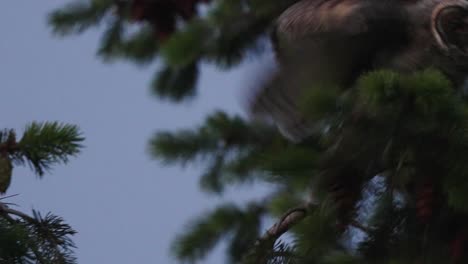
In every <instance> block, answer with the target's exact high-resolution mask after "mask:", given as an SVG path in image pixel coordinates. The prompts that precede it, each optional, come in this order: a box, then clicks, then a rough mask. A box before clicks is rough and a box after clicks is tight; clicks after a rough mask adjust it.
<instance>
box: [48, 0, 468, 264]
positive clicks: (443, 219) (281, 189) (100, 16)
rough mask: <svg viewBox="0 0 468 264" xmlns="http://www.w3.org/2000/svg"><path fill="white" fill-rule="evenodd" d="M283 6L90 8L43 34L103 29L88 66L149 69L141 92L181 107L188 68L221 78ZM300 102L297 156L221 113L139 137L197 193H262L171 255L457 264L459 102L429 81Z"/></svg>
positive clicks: (68, 14) (453, 92) (380, 80)
mask: <svg viewBox="0 0 468 264" xmlns="http://www.w3.org/2000/svg"><path fill="white" fill-rule="evenodd" d="M293 2H295V1H293V0H291V1H278V2H274V1H266V0H251V1H247V0H245V1H243V0H218V1H210V4H209V5H208V6H205V7H206V8H205V9H202V8H201V7H202V6H203V5H205V4H206V3H202V1H188V0H186V1H182V0H180V1H175V0H174V1H169V0H167V1H146V2H143V1H137V0H133V1H110V0H94V1H91V0H90V1H81V2H76V3H75V4H73V5H69V6H66V7H64V8H62V9H58V10H56V11H54V12H53V13H52V14H51V16H50V23H51V25H52V27H53V29H54V30H55V32H57V33H60V34H64V35H66V34H70V33H80V32H82V31H83V30H85V29H87V28H89V27H91V26H95V25H98V24H100V23H101V22H102V21H103V20H106V21H107V22H108V24H107V28H106V30H105V32H104V34H103V39H102V42H101V45H100V47H99V49H98V54H99V55H100V56H102V57H103V58H104V59H106V60H110V59H117V58H124V59H129V60H132V61H134V62H136V63H140V64H148V63H150V62H153V61H155V60H157V59H162V66H161V68H160V70H159V71H158V72H157V73H156V76H155V79H154V81H153V84H152V85H153V88H154V90H155V91H156V94H157V95H158V96H159V97H160V98H168V99H171V100H173V101H180V100H183V99H186V98H189V97H190V96H193V95H194V94H195V91H196V90H195V83H196V80H197V76H198V68H199V66H200V63H214V64H215V65H217V66H219V67H224V68H230V67H234V66H236V65H238V63H239V62H240V61H242V60H243V59H245V58H246V57H248V55H250V54H257V53H258V52H261V49H260V48H262V47H264V45H265V42H266V41H265V40H266V38H267V36H268V34H269V31H270V30H271V29H270V25H271V22H272V21H273V20H274V19H275V18H276V17H277V16H278V15H279V14H280V13H281V12H282V11H283V10H284V9H285V8H286V7H288V6H289V5H291V4H292V3H293ZM142 3H147V4H148V5H156V3H158V5H159V6H158V7H157V8H156V7H155V9H152V8H151V7H149V6H146V7H145V8H142V6H141V5H143V4H142ZM184 7H185V8H184ZM187 7H188V8H187ZM197 8H198V9H197ZM156 9H157V10H156ZM187 10H190V11H187ZM195 10H199V11H200V12H198V13H196V12H195ZM201 11H203V12H201ZM161 13H164V14H165V16H162V15H160V14H161ZM134 24H137V25H138V27H137V30H136V31H135V30H134V28H133V30H132V28H131V27H132V26H134ZM343 88H347V89H343ZM308 90H309V92H308V93H307V94H306V96H304V98H303V104H302V106H303V109H302V110H303V112H304V115H305V116H306V117H307V118H308V120H313V121H314V123H315V124H318V126H317V129H315V130H314V131H312V133H311V135H310V137H309V138H307V140H305V141H303V142H301V143H300V144H293V143H291V142H289V141H288V140H286V139H285V138H284V137H283V136H281V135H280V134H279V133H278V131H277V129H276V128H275V127H273V126H272V125H270V124H264V123H258V122H255V121H252V120H247V119H245V118H242V117H238V116H230V115H229V114H227V113H224V112H216V113H213V114H212V115H210V116H209V117H207V119H206V122H205V123H204V124H202V125H200V126H199V127H197V128H194V129H185V130H181V131H175V132H171V131H168V132H159V133H157V134H156V135H155V136H154V137H153V138H152V139H151V142H150V146H151V150H152V155H153V156H154V157H156V158H158V159H160V160H162V161H164V162H166V163H167V164H180V165H184V164H186V163H189V162H198V163H202V164H206V170H205V172H204V173H203V175H201V176H200V186H201V189H202V190H203V191H205V192H207V193H213V194H217V195H221V194H222V193H223V191H224V190H225V189H226V188H228V187H229V186H232V185H241V184H251V183H252V182H265V183H268V184H269V186H271V191H270V193H269V194H268V195H266V196H265V197H264V198H263V199H259V200H254V201H251V202H249V203H247V204H245V206H237V205H234V204H221V205H220V206H219V207H218V208H216V209H214V210H213V211H211V212H207V213H204V214H203V215H202V216H201V217H200V218H198V219H196V220H194V221H193V222H192V223H191V225H189V227H188V228H187V229H186V230H184V231H183V232H181V233H180V234H179V235H178V236H177V237H176V239H175V241H174V244H173V248H172V250H173V251H172V252H173V254H174V255H175V256H176V257H177V258H178V259H179V260H180V261H185V262H196V261H201V260H203V258H204V257H205V256H206V255H207V254H208V253H209V252H210V251H211V250H212V249H213V248H214V247H215V246H216V245H217V244H218V243H219V242H220V241H221V240H225V241H227V243H228V247H227V256H228V258H229V262H230V263H328V264H333V263H337V264H338V263H350V264H351V263H387V264H397V263H402V264H403V263H467V262H468V254H467V253H465V252H467V249H468V241H467V239H468V229H467V228H468V226H467V223H468V221H467V220H468V219H467V213H468V212H467V208H468V206H467V204H468V183H467V181H466V180H465V175H466V174H467V173H468V167H467V165H466V164H468V160H467V150H468V148H467V147H468V137H467V128H468V127H467V125H468V124H467V122H466V120H468V119H467V118H468V107H467V106H468V105H467V98H466V95H465V94H464V93H463V92H462V91H460V90H458V89H457V88H456V87H454V85H453V84H452V83H451V82H450V81H449V80H448V79H447V78H446V76H444V75H443V74H442V73H440V72H439V71H437V70H435V69H427V70H425V71H421V72H416V73H412V74H400V73H395V72H392V71H375V72H370V73H367V74H365V75H363V76H361V77H360V78H359V80H358V81H357V82H356V83H355V84H354V85H353V86H352V87H336V86H332V85H330V86H327V85H321V86H320V87H319V86H316V87H314V86H311V87H310V89H308ZM271 219H275V221H276V224H274V225H273V226H271V227H268V226H265V223H266V222H267V220H271ZM265 230H266V231H265ZM286 233H287V234H288V235H289V237H288V238H286V239H284V238H283V235H284V234H286Z"/></svg>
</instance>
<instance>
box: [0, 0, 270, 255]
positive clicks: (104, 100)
mask: <svg viewBox="0 0 468 264" xmlns="http://www.w3.org/2000/svg"><path fill="white" fill-rule="evenodd" d="M65 2H67V1H63V0H62V1H60V0H42V1H32V0H30V1H25V0H23V1H21V0H19V1H4V3H3V5H2V8H1V9H0V33H1V37H0V60H1V63H0V87H1V91H2V93H1V96H0V113H1V114H0V128H15V129H18V130H21V129H22V128H23V127H24V126H25V125H26V124H27V123H29V122H30V121H55V120H57V121H63V122H67V123H72V124H76V125H79V126H80V127H81V129H82V131H83V132H84V135H85V137H86V142H85V145H86V148H85V149H84V151H83V153H82V154H81V155H80V156H79V157H77V158H75V159H72V161H71V163H70V164H69V165H66V166H58V167H56V168H55V169H54V171H53V173H51V174H49V175H46V177H45V178H44V179H42V180H38V179H37V178H36V177H35V176H34V174H33V173H32V172H31V171H30V170H29V169H27V168H25V169H23V168H15V170H14V177H13V182H12V186H11V187H10V189H9V191H8V194H17V193H18V194H20V195H19V196H17V197H14V198H11V199H10V201H11V202H15V203H17V204H19V205H20V206H21V207H20V209H21V210H23V211H30V209H32V208H34V209H37V210H39V211H41V212H44V213H45V212H47V211H51V212H53V213H54V214H57V215H60V216H62V217H64V218H65V219H66V220H67V222H69V223H70V224H71V225H72V226H73V227H74V228H75V229H77V230H78V232H79V233H78V235H77V236H76V237H75V242H76V244H77V246H78V249H77V251H76V252H77V256H78V259H79V262H80V263H86V264H94V263H96V264H98V263H113V264H127V263H129V264H131V263H157V264H160V263H161V264H163V263H176V262H175V261H174V260H173V259H171V258H170V257H169V255H168V246H169V243H170V241H171V239H172V238H173V237H174V235H175V233H177V232H178V231H180V230H181V228H183V227H184V225H185V224H186V223H187V221H188V220H189V219H191V218H193V217H194V216H197V215H199V214H201V213H202V212H203V211H204V210H208V209H210V208H213V205H215V204H217V203H219V202H220V201H222V200H221V199H220V198H219V197H213V196H207V195H204V194H202V193H200V192H199V190H198V186H197V184H198V183H197V176H198V175H199V172H200V171H199V169H197V168H195V167H191V168H189V169H185V170H184V169H180V168H163V167H161V166H160V164H158V162H156V161H154V160H151V158H150V157H149V155H148V154H147V142H148V140H149V138H150V137H151V135H152V134H153V133H154V132H155V131H158V130H166V129H176V128H185V127H191V126H192V125H195V124H198V123H200V122H201V121H202V120H203V118H204V117H205V116H206V115H207V114H208V113H210V112H211V111H212V110H213V109H225V110H227V111H230V112H237V113H240V112H242V111H241V104H240V102H241V101H242V100H240V98H241V97H242V95H243V94H244V93H245V88H247V87H248V83H249V80H252V79H253V78H255V75H256V69H257V66H258V63H257V64H256V65H254V64H253V63H250V64H248V65H244V66H243V67H241V68H239V69H238V70H236V71H231V72H228V73H221V72H218V71H216V70H215V69H214V68H209V67H207V68H205V69H204V71H203V74H202V79H201V82H200V88H201V89H200V93H199V97H198V98H197V99H196V100H195V101H194V102H192V103H189V104H184V105H171V104H168V103H164V102H161V101H158V100H157V99H156V98H155V97H154V96H151V95H150V91H149V88H148V83H149V80H150V78H151V75H152V73H153V72H154V67H150V68H148V69H141V68H137V67H135V66H133V65H131V64H128V63H123V62H119V63H116V64H113V65H108V64H103V63H102V62H101V61H100V60H99V59H97V58H96V57H95V56H94V54H95V50H96V46H97V44H98V40H99V33H98V32H97V31H92V32H88V33H86V34H84V35H81V36H77V37H71V38H66V39H59V38H56V37H53V36H52V35H51V33H50V30H49V29H48V28H47V25H46V14H47V12H49V11H50V10H52V9H54V8H56V7H59V6H61V5H63V4H64V3H65ZM240 88H244V90H243V89H240ZM259 192H261V190H259V189H258V188H255V189H253V188H247V189H245V188H244V189H236V190H233V191H231V192H230V194H229V195H228V199H232V198H233V197H235V200H237V201H240V200H243V199H247V198H248V197H251V196H252V195H253V194H252V193H259ZM204 263H213V264H219V263H223V261H222V254H221V251H220V250H217V252H216V253H215V254H214V255H213V256H211V257H210V259H209V261H206V262H204Z"/></svg>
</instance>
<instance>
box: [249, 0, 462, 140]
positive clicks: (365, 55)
mask: <svg viewBox="0 0 468 264" xmlns="http://www.w3.org/2000/svg"><path fill="white" fill-rule="evenodd" d="M272 42H273V48H274V51H275V55H276V58H277V61H278V64H279V69H278V72H277V73H276V74H275V75H274V76H273V77H272V78H271V80H270V81H269V83H268V84H267V85H266V86H265V87H264V88H263V89H262V90H261V91H260V92H259V93H258V94H256V95H255V97H254V98H253V100H252V104H251V110H252V113H253V114H254V115H256V116H262V117H268V118H270V119H272V120H273V121H274V122H275V123H276V125H277V126H278V128H279V129H280V131H281V133H282V134H283V135H284V136H286V137H287V138H289V139H290V140H292V141H294V142H300V141H302V140H303V139H305V138H306V137H308V136H309V135H310V133H311V131H312V130H313V129H314V124H313V122H311V121H310V120H307V119H306V118H305V117H304V116H303V115H302V113H301V109H300V107H299V105H300V100H301V98H302V97H303V96H304V92H305V91H306V90H307V89H310V87H311V86H310V84H312V85H313V84H334V85H338V86H340V87H350V86H351V85H352V84H353V83H354V81H355V80H356V79H357V78H358V77H359V76H360V75H361V74H363V73H365V72H367V71H371V70H376V69H391V70H395V71H398V72H401V73H410V72H413V71H417V70H421V69H424V68H427V67H434V68H437V69H439V70H440V71H442V72H443V73H445V74H446V75H447V77H448V78H449V79H450V80H451V81H452V82H453V83H454V85H455V86H461V85H462V84H463V83H464V81H465V75H466V72H467V70H468V60H467V58H468V56H467V55H468V52H467V51H468V49H467V48H468V0H301V1H299V2H297V3H295V4H294V5H292V6H290V7H289V8H288V9H287V10H285V11H284V12H283V13H282V14H281V16H280V17H279V18H278V19H277V21H276V24H275V29H274V32H273V36H272Z"/></svg>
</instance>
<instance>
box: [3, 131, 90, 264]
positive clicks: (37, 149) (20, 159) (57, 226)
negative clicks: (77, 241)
mask: <svg viewBox="0 0 468 264" xmlns="http://www.w3.org/2000/svg"><path fill="white" fill-rule="evenodd" d="M82 141H83V137H82V136H81V133H80V132H79V130H78V127H77V126H74V125H67V124H60V123H57V122H46V123H36V122H33V123H31V124H30V125H28V126H27V127H26V128H25V131H24V134H23V136H22V137H21V139H20V140H17V139H16V133H15V131H13V130H3V131H0V192H1V193H2V194H3V193H5V192H6V191H7V189H8V187H9V184H10V181H11V178H12V169H13V165H14V164H19V165H23V164H25V163H29V164H30V165H31V168H32V169H33V170H34V171H35V172H36V174H37V175H39V176H41V177H42V176H43V175H44V173H45V172H46V171H48V170H50V169H51V166H52V165H54V164H57V163H67V162H68V161H69V158H70V156H75V155H77V154H78V153H79V152H80V149H81V148H82V146H81V142H82ZM6 198H8V197H4V198H2V200H3V199H6ZM9 205H10V203H6V202H3V201H0V233H1V234H2V235H1V236H0V263H11V264H23V263H28V264H29V263H31V264H32V263H40V264H49V263H53V264H55V263H57V264H67V263H70V264H71V263H76V259H75V257H74V254H73V248H74V247H75V246H74V244H73V242H72V240H71V236H72V235H74V234H75V233H76V231H74V230H73V229H72V228H71V227H70V226H69V225H68V224H66V223H64V220H63V219H62V218H60V217H58V216H55V215H52V214H50V213H48V214H47V215H46V216H45V217H43V216H41V215H40V213H38V212H36V211H33V214H32V216H29V215H27V214H25V213H23V212H20V211H17V210H15V209H13V208H11V207H10V206H9Z"/></svg>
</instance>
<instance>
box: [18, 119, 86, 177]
mask: <svg viewBox="0 0 468 264" xmlns="http://www.w3.org/2000/svg"><path fill="white" fill-rule="evenodd" d="M82 141H83V137H81V135H80V132H79V131H78V127H76V126H74V125H67V124H60V123H57V122H53V123H32V124H31V125H29V126H27V127H26V129H25V132H24V135H23V137H22V138H21V140H20V141H19V142H18V143H17V146H16V147H17V150H16V151H15V152H14V153H13V160H14V161H17V162H20V163H24V162H28V163H29V164H31V166H32V167H33V168H34V170H35V171H36V173H37V174H38V175H39V176H42V175H43V174H44V172H45V171H47V170H49V169H50V167H51V165H53V164H55V163H67V162H68V160H69V156H75V155H77V154H78V153H79V152H80V148H81V147H82V146H81V142H82Z"/></svg>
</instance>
